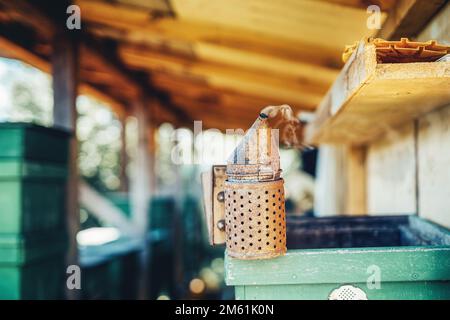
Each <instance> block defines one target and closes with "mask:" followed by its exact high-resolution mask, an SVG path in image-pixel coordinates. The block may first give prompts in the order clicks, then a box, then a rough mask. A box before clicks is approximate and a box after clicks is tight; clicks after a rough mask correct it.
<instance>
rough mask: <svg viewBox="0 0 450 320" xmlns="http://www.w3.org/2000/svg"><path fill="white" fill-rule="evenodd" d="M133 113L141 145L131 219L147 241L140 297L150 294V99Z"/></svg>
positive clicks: (133, 183)
mask: <svg viewBox="0 0 450 320" xmlns="http://www.w3.org/2000/svg"><path fill="white" fill-rule="evenodd" d="M133 109H134V115H135V117H136V118H137V121H138V145H137V150H136V158H135V166H134V172H133V174H132V177H131V179H130V182H131V184H130V192H131V195H130V199H131V204H132V217H133V218H132V219H133V224H134V225H135V229H136V230H137V235H138V237H140V238H141V239H142V241H144V242H145V245H144V246H143V248H144V249H143V251H142V254H141V257H140V261H141V263H140V279H141V281H140V288H139V298H140V299H146V298H147V297H148V285H149V278H148V262H149V257H150V254H151V252H150V250H149V246H148V243H147V233H148V230H149V226H150V221H149V205H150V199H151V185H152V183H151V179H152V178H153V177H152V176H151V170H150V168H151V159H150V152H149V141H148V138H149V135H148V131H149V126H150V123H149V120H150V119H149V112H148V109H147V99H146V98H144V97H142V98H141V99H139V100H138V101H136V102H135V103H134V105H133Z"/></svg>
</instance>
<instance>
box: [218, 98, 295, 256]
mask: <svg viewBox="0 0 450 320" xmlns="http://www.w3.org/2000/svg"><path fill="white" fill-rule="evenodd" d="M280 107H281V106H280ZM280 107H272V108H276V110H280ZM284 108H286V107H284ZM288 108H289V107H288ZM264 110H265V109H264ZM270 110H272V109H270ZM289 110H290V108H289ZM270 116H271V114H270V113H268V112H261V114H260V115H259V117H258V119H257V120H256V121H255V122H254V124H253V125H252V127H251V128H250V129H249V130H248V132H247V134H246V135H245V136H244V138H243V140H242V141H241V143H240V144H239V145H238V146H237V148H236V149H235V150H234V152H233V153H232V155H231V156H230V158H229V159H228V163H227V169H226V174H227V180H226V181H225V224H226V228H225V231H226V237H227V238H226V245H227V254H228V255H229V256H231V257H233V258H237V259H244V260H250V259H269V258H274V257H277V256H280V255H283V254H285V253H286V217H285V208H284V181H283V179H281V177H280V175H281V169H280V155H279V146H278V130H274V129H272V128H271V127H270V126H269V122H268V119H269V118H270Z"/></svg>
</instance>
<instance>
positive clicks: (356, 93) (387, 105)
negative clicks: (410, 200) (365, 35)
mask: <svg viewBox="0 0 450 320" xmlns="http://www.w3.org/2000/svg"><path fill="white" fill-rule="evenodd" d="M448 104H450V62H425V63H396V64H382V63H377V60H376V52H375V47H374V46H373V45H372V44H368V43H365V42H361V43H360V44H359V46H358V49H357V50H356V52H355V53H354V54H353V55H352V57H351V58H350V59H349V61H347V63H346V65H345V66H344V68H343V70H342V71H341V73H340V75H339V76H338V78H337V80H336V81H335V83H334V84H333V86H332V87H331V89H330V90H329V92H328V93H327V95H326V96H325V98H324V99H323V100H322V102H321V104H320V105H319V107H318V110H317V112H316V118H315V119H314V121H313V122H311V123H310V124H309V125H308V126H307V128H306V132H305V139H306V142H307V143H311V144H321V143H334V144H351V145H364V144H367V143H368V142H370V141H373V140H375V139H377V138H378V137H379V136H381V135H382V134H385V133H387V132H391V131H395V129H396V128H398V127H399V126H400V125H401V124H403V123H406V122H408V121H410V120H412V119H414V118H416V117H418V116H419V115H421V114H423V113H426V112H429V111H431V110H433V109H436V108H439V107H441V106H445V105H448Z"/></svg>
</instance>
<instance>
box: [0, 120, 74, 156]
mask: <svg viewBox="0 0 450 320" xmlns="http://www.w3.org/2000/svg"><path fill="white" fill-rule="evenodd" d="M69 137H70V133H69V132H67V131H64V130H60V129H54V128H47V127H42V126H38V125H35V124H31V123H0V158H9V159H11V158H13V159H25V160H32V161H34V162H44V163H59V164H64V165H65V164H66V163H67V159H68V151H69V148H68V140H69Z"/></svg>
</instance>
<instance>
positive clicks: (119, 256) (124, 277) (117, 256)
mask: <svg viewBox="0 0 450 320" xmlns="http://www.w3.org/2000/svg"><path fill="white" fill-rule="evenodd" d="M142 246H143V244H142V243H140V242H139V241H138V240H135V239H128V238H121V239H118V240H116V241H113V242H110V243H106V244H102V245H91V246H81V247H80V248H79V249H80V250H79V257H80V265H81V269H82V271H81V273H82V278H81V292H80V293H81V298H82V299H89V300H95V299H110V300H118V299H127V300H128V299H137V297H138V296H137V294H138V283H139V278H138V277H139V253H140V250H141V249H142Z"/></svg>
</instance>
